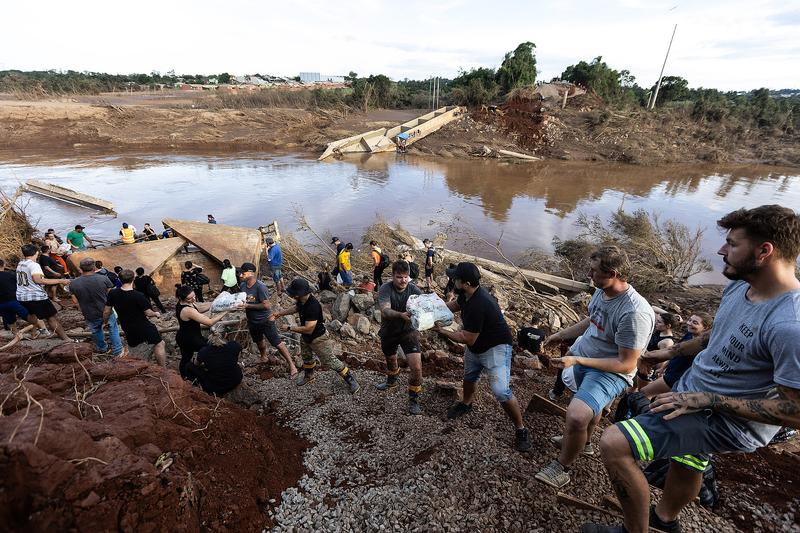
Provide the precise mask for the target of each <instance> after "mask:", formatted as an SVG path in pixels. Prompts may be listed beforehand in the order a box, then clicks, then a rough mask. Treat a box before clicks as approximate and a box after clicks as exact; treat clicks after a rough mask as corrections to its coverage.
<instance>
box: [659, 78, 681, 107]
mask: <svg viewBox="0 0 800 533" xmlns="http://www.w3.org/2000/svg"><path fill="white" fill-rule="evenodd" d="M651 90H652V91H653V92H655V90H656V85H653V87H652V89H651ZM688 98H689V82H688V81H686V80H685V79H684V78H681V77H680V76H664V77H663V78H662V79H661V88H660V89H659V90H658V100H657V101H656V105H664V104H666V103H667V102H679V101H681V100H686V99H688Z"/></svg>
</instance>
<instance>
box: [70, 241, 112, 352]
mask: <svg viewBox="0 0 800 533" xmlns="http://www.w3.org/2000/svg"><path fill="white" fill-rule="evenodd" d="M79 267H80V269H81V276H80V277H79V278H77V279H74V280H73V281H72V283H70V285H69V292H70V293H71V294H72V301H73V302H75V303H76V304H78V306H79V307H80V309H81V313H83V318H84V319H85V320H86V326H87V327H88V328H89V331H91V332H92V338H93V339H94V343H95V347H96V348H97V351H98V352H100V353H106V352H107V351H108V345H107V344H106V339H105V335H104V334H103V311H104V310H105V308H106V298H107V297H108V291H110V290H111V289H113V288H114V284H113V283H111V280H109V279H108V276H104V275H102V274H97V273H96V268H95V262H94V259H92V258H90V257H85V258H84V259H82V260H81V262H80V265H79ZM108 335H109V337H110V339H111V353H112V354H114V355H115V356H116V355H121V354H122V340H121V339H120V336H119V326H118V325H117V318H116V317H115V316H114V313H112V314H111V316H110V317H109V318H108Z"/></svg>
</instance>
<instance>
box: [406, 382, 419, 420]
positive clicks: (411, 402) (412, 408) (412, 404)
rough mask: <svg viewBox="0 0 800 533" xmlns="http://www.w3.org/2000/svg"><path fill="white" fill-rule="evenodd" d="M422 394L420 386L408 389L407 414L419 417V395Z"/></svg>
mask: <svg viewBox="0 0 800 533" xmlns="http://www.w3.org/2000/svg"><path fill="white" fill-rule="evenodd" d="M421 392H422V387H421V386H416V387H409V388H408V414H410V415H421V414H422V407H421V406H420V405H419V395H420V393H421Z"/></svg>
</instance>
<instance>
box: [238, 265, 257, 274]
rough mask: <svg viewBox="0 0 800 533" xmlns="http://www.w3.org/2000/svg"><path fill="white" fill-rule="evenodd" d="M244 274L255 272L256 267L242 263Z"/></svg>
mask: <svg viewBox="0 0 800 533" xmlns="http://www.w3.org/2000/svg"><path fill="white" fill-rule="evenodd" d="M241 271H242V272H255V271H256V266H255V265H254V264H253V263H242V268H241Z"/></svg>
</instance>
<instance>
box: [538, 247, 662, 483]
mask: <svg viewBox="0 0 800 533" xmlns="http://www.w3.org/2000/svg"><path fill="white" fill-rule="evenodd" d="M629 265H630V263H629V261H628V257H627V255H626V254H625V252H624V251H623V250H621V249H620V248H618V247H617V246H605V247H602V248H600V249H598V250H597V251H596V252H594V253H593V254H592V256H591V258H590V266H591V269H590V270H589V277H590V278H591V280H592V282H593V283H594V285H595V287H597V289H598V290H597V291H596V292H595V294H594V296H593V297H592V301H591V302H590V303H589V316H588V317H587V318H585V319H584V320H582V321H580V322H578V323H577V324H575V325H573V326H571V327H569V328H566V329H564V330H562V331H559V332H558V333H556V334H555V335H552V336H550V337H548V338H547V339H546V340H545V345H547V344H550V343H553V342H558V341H562V340H569V339H574V338H576V337H577V340H576V341H575V343H574V344H573V345H572V347H571V348H570V350H569V352H568V353H567V355H565V356H564V357H561V358H557V359H552V360H551V364H552V365H553V366H554V367H555V368H570V367H574V369H573V375H574V377H575V383H576V384H577V386H578V391H577V392H576V393H575V395H574V396H573V397H572V401H570V404H569V407H568V408H567V423H566V426H565V429H564V435H563V436H561V435H559V436H555V437H552V439H551V440H552V441H553V442H554V443H555V444H556V445H557V446H559V447H560V448H561V453H560V454H559V456H558V459H557V460H554V461H552V462H551V463H550V464H549V465H547V466H545V467H544V468H543V469H542V470H541V471H540V472H539V473H537V474H536V479H538V480H539V481H542V482H544V483H547V484H548V485H550V486H552V487H554V488H557V489H560V488H562V487H564V486H565V485H566V484H567V483H569V481H570V476H569V467H571V466H572V464H573V463H574V462H575V461H576V460H577V458H578V456H579V455H580V453H581V452H583V453H585V454H593V453H594V450H593V449H592V445H591V442H590V439H591V436H592V433H593V432H594V428H595V427H596V426H597V423H598V422H599V421H600V417H601V415H602V413H603V408H604V407H605V406H606V405H608V404H609V403H611V402H612V401H613V400H614V398H616V397H617V396H618V395H619V394H621V393H622V392H623V391H624V390H625V389H626V388H627V387H629V386H630V385H631V384H632V381H631V380H632V377H633V375H634V374H635V373H636V362H637V361H638V359H639V355H640V354H641V353H642V350H643V349H644V348H645V347H646V346H647V341H648V340H649V339H650V335H651V334H652V333H653V327H654V324H655V313H653V308H652V307H651V306H650V304H648V303H647V300H645V299H644V298H643V297H642V296H641V295H640V294H639V293H638V292H636V289H634V288H633V287H631V286H630V285H629V284H628V282H627V274H628V270H629V268H630V266H629Z"/></svg>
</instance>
